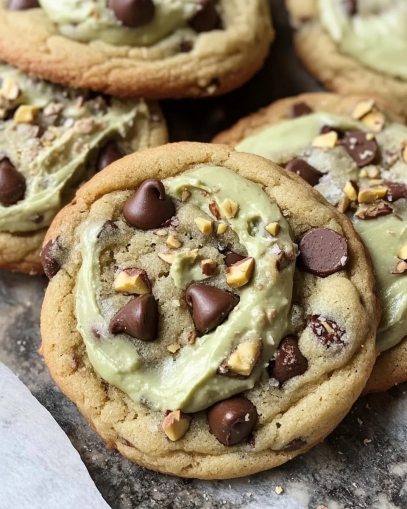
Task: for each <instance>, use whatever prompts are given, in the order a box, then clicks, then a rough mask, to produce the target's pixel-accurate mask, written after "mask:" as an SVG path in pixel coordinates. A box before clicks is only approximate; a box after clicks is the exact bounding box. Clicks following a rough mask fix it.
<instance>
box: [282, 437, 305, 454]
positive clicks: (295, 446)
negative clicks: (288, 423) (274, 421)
mask: <svg viewBox="0 0 407 509" xmlns="http://www.w3.org/2000/svg"><path fill="white" fill-rule="evenodd" d="M305 445H307V442H306V441H305V440H303V439H302V438H295V439H294V440H291V442H289V443H288V444H287V445H286V446H285V447H283V449H282V450H283V451H284V452H294V451H298V450H299V449H302V448H303V447H304V446H305Z"/></svg>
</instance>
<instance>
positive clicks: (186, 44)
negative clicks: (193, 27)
mask: <svg viewBox="0 0 407 509" xmlns="http://www.w3.org/2000/svg"><path fill="white" fill-rule="evenodd" d="M193 47H194V45H193V43H192V41H181V43H180V45H179V50H180V52H181V53H189V52H190V51H192V48H193Z"/></svg>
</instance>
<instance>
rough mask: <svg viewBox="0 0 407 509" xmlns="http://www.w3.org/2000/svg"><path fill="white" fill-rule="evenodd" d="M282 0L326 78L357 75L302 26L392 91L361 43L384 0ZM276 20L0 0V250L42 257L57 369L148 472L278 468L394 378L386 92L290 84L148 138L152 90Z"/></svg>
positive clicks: (182, 9)
mask: <svg viewBox="0 0 407 509" xmlns="http://www.w3.org/2000/svg"><path fill="white" fill-rule="evenodd" d="M288 3H289V7H290V9H291V11H292V15H293V19H294V20H296V26H297V27H299V31H298V33H297V35H298V40H299V41H300V43H299V45H298V47H299V49H300V53H301V51H303V54H304V55H306V56H305V57H304V60H306V59H308V58H309V60H310V61H312V65H311V64H308V67H309V68H310V69H311V70H312V71H315V73H316V75H317V76H318V77H320V78H321V80H322V81H324V83H327V84H328V85H329V86H330V85H332V87H333V88H334V90H337V89H339V91H341V92H343V91H346V92H353V93H354V92H362V90H359V89H358V90H355V89H353V88H352V85H354V80H350V79H349V76H346V75H344V76H342V77H341V78H339V77H338V79H336V77H335V79H333V78H332V73H335V72H336V70H337V69H338V66H340V65H343V66H344V65H345V64H339V63H338V64H335V62H336V59H334V58H331V59H329V62H330V66H327V64H323V55H321V60H318V59H317V58H315V57H312V54H311V53H310V52H307V51H306V50H305V47H306V44H305V43H303V41H304V40H305V41H307V40H308V39H309V40H311V37H314V39H315V37H318V38H319V37H321V39H322V38H323V39H324V40H325V39H328V40H329V44H326V51H328V49H329V48H333V47H334V46H335V52H337V53H338V62H345V60H346V61H347V62H349V61H350V59H352V58H353V59H354V60H355V62H356V63H355V62H352V66H353V67H352V68H355V66H357V67H358V68H359V67H362V66H366V68H369V69H370V70H366V76H367V74H369V80H373V76H374V77H375V79H376V78H377V79H378V81H377V84H378V86H377V88H378V89H379V88H380V85H379V84H380V83H382V82H384V80H386V83H390V82H392V81H396V78H394V76H396V75H397V80H398V81H397V86H398V87H400V88H399V90H401V89H402V88H401V87H403V86H404V85H402V84H401V83H400V80H401V78H400V76H401V77H402V76H403V66H402V65H399V63H400V55H399V54H398V53H397V51H396V50H395V48H396V47H397V48H399V45H398V42H399V41H398V39H397V36H398V37H399V38H402V35H400V34H398V35H397V34H395V40H394V41H393V42H392V41H391V40H390V41H389V42H388V45H387V46H386V48H380V56H381V57H383V59H385V60H386V63H385V62H384V61H383V62H382V61H380V65H379V64H377V62H376V61H375V55H377V53H375V52H374V51H373V50H372V51H371V52H369V51H364V50H363V44H364V43H365V42H366V41H365V39H363V37H365V36H366V37H374V33H375V32H374V30H377V31H380V30H379V28H380V27H379V28H377V25H378V23H377V21H378V19H379V20H381V19H383V23H384V24H385V26H387V25H386V23H391V22H392V20H393V19H394V17H395V16H396V15H397V14H400V13H402V14H404V11H405V9H404V5H403V4H402V2H399V3H398V2H390V1H389V2H385V1H384V0H383V1H381V2H380V1H379V0H378V1H377V4H380V8H381V9H382V10H385V8H386V5H387V4H392V6H391V7H389V6H387V7H388V10H386V11H385V13H384V14H383V13H382V12H381V11H380V10H379V14H378V10H377V8H376V9H375V10H374V15H373V14H372V13H371V12H370V10H369V8H368V6H367V4H368V3H369V2H365V1H364V0H360V1H359V2H356V1H355V2H349V1H347V2H342V1H340V0H329V1H328V0H326V1H325V0H324V1H322V0H320V1H319V2H317V1H316V0H315V2H305V3H306V4H307V5H306V7H305V6H304V5H303V3H302V2H300V1H299V0H298V1H294V0H292V1H290V2H288ZM314 4H315V5H314ZM317 4H318V5H317ZM365 4H366V5H365ZM393 4H394V5H393ZM376 7H377V6H376ZM372 16H376V17H379V18H378V19H374V20H371V19H370V18H371V17H372ZM354 18H355V19H354ZM359 18H360V19H359ZM356 23H361V24H363V27H365V28H364V30H366V33H365V32H363V31H362V35H360V33H359V32H357V31H356V30H354V29H353V28H354V24H356ZM352 27H353V28H352ZM370 28H372V30H370ZM400 30H401V29H400ZM372 31H373V34H372V33H371V32H372ZM16 33H18V34H19V37H18V39H17V40H16V38H15V34H16ZM403 33H404V32H403ZM273 36H274V34H273V30H272V24H271V19H270V13H269V8H268V2H267V1H266V0H251V1H250V2H247V1H245V0H85V1H83V2H78V1H77V0H61V1H60V2H55V1H52V0H6V1H5V0H0V58H1V59H2V60H3V61H4V63H1V64H0V123H1V124H0V125H1V128H0V266H1V267H2V268H6V269H10V270H15V271H20V272H26V273H30V274H40V273H42V272H44V273H45V274H46V276H48V278H49V280H50V284H49V286H48V289H47V292H46V295H45V301H44V305H43V311H42V319H41V322H42V323H41V331H42V337H43V343H42V350H41V351H42V354H43V356H44V359H45V362H46V364H47V366H48V367H49V369H50V371H51V374H52V376H53V378H54V380H55V382H56V383H57V384H58V385H59V387H60V388H61V389H62V391H63V392H64V393H65V394H66V395H67V396H68V397H69V398H70V399H71V400H72V401H73V402H74V403H75V404H76V405H77V406H78V408H79V409H80V411H81V412H82V413H83V415H84V416H85V418H86V419H87V420H88V421H89V423H90V425H91V426H92V428H93V429H94V430H95V431H96V432H97V433H99V434H100V435H101V436H102V438H103V439H104V440H105V442H106V443H107V445H108V446H109V447H111V448H116V449H118V450H119V451H120V452H121V453H122V454H123V455H124V456H126V457H128V458H129V459H130V460H132V461H135V462H137V463H138V464H141V465H144V466H146V467H148V468H151V469H153V470H157V471H160V472H164V473H170V474H174V475H178V476H183V477H196V478H202V479H213V478H216V479H220V478H231V477H238V476H243V475H247V474H251V473H254V472H258V471H261V470H265V469H268V468H272V467H275V466H277V465H280V464H282V463H284V462H286V461H288V460H289V459H291V458H293V457H294V456H296V455H298V454H300V453H304V452H306V451H307V450H308V449H310V448H311V447H313V446H314V445H315V444H317V443H319V442H321V441H322V440H323V439H324V438H325V437H326V436H327V435H328V434H329V433H330V432H331V431H332V430H333V429H334V428H335V427H336V426H337V425H338V424H339V422H340V421H341V420H342V419H343V417H344V416H345V415H346V414H347V412H348V411H349V410H350V408H351V406H352V404H353V403H354V401H355V400H356V399H357V397H358V396H359V395H360V394H361V393H362V391H378V390H386V389H387V388H389V387H391V386H392V385H394V384H396V383H399V382H401V381H404V380H406V379H407V340H406V339H404V338H405V336H407V302H406V301H405V293H406V291H407V279H405V278H406V277H407V276H406V275H405V274H407V233H406V232H407V228H405V226H404V220H407V209H406V203H407V202H406V199H407V128H406V127H405V126H404V125H403V114H404V110H403V108H404V106H403V105H402V104H401V102H400V103H399V104H398V105H397V106H395V107H394V108H393V109H392V108H391V107H388V106H387V104H386V102H384V101H383V99H380V97H370V96H369V95H366V94H365V93H364V94H360V95H348V96H338V95H334V94H307V95H303V96H300V97H295V98H288V99H284V100H282V101H279V102H277V103H275V104H272V105H271V106H269V107H268V108H266V109H264V110H262V111H260V112H258V113H256V114H254V115H252V116H250V117H249V118H246V119H242V120H241V121H240V122H239V123H238V124H237V125H235V126H234V127H232V128H231V129H229V130H228V131H226V132H223V133H221V134H219V135H218V136H217V137H216V138H215V140H214V143H212V144H200V143H187V142H181V143H177V144H167V145H166V144H165V143H166V142H167V131H166V123H165V119H164V118H163V115H162V113H161V110H160V108H159V105H158V104H157V103H156V102H154V100H156V99H163V98H185V97H196V98H200V97H207V96H214V95H221V94H224V93H226V92H229V91H231V90H232V89H234V88H237V87H239V86H241V85H242V84H243V83H244V82H246V81H247V80H248V79H249V78H250V77H251V76H253V74H254V73H255V72H256V71H257V70H258V69H259V68H260V67H261V66H262V64H263V62H264V60H265V58H266V57H267V54H268V51H269V46H270V43H271V42H272V40H273ZM359 36H360V37H362V40H360V39H359V38H358V37H359ZM329 38H330V39H329ZM403 41H404V40H403ZM406 44H407V43H406ZM324 48H325V46H324ZM393 50H394V51H393ZM330 51H331V50H330ZM331 54H332V51H331ZM335 54H336V53H335ZM389 54H392V55H393V58H392V59H391V61H390V59H389V58H387V57H388V55H389ZM310 55H311V56H310ZM345 55H346V56H345ZM324 58H327V57H325V56H324ZM306 63H307V60H306ZM334 65H337V67H336V68H335V67H333V66H334ZM349 65H350V64H349ZM372 68H374V71H373V70H372ZM380 73H382V74H384V75H385V78H384V77H383V76H377V75H379V74H380ZM345 74H346V73H345ZM389 76H392V77H389ZM325 77H326V78H325ZM362 77H363V76H362ZM369 80H367V78H366V80H365V81H367V86H369V85H370V83H371V81H369ZM360 81H362V79H361V80H360ZM343 83H346V85H343V86H342V85H340V84H343ZM375 83H376V82H375ZM360 86H361V85H360ZM378 91H379V90H378ZM364 92H366V90H364ZM379 352H381V355H380V357H379V358H378V360H376V358H377V355H378V353H379ZM375 362H376V364H375ZM372 370H373V372H372ZM310 409H311V410H312V411H310Z"/></svg>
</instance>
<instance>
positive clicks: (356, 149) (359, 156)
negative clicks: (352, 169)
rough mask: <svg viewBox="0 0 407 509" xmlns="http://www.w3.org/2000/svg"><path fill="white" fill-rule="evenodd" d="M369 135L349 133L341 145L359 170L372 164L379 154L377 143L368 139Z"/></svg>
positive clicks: (355, 132)
mask: <svg viewBox="0 0 407 509" xmlns="http://www.w3.org/2000/svg"><path fill="white" fill-rule="evenodd" d="M367 136H368V134H367V133H365V132H364V131H348V132H346V133H345V136H344V137H343V139H342V141H341V143H342V145H343V146H344V147H345V150H346V152H347V153H348V154H349V155H350V157H351V158H352V159H353V160H354V161H355V163H356V164H357V165H358V166H359V168H363V166H367V165H368V164H370V163H372V162H373V161H374V159H375V157H376V154H377V150H378V149H377V143H376V140H375V139H374V138H373V139H372V140H368V139H367Z"/></svg>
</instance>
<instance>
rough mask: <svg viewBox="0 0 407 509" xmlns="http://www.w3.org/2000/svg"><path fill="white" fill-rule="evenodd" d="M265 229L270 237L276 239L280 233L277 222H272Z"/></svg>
mask: <svg viewBox="0 0 407 509" xmlns="http://www.w3.org/2000/svg"><path fill="white" fill-rule="evenodd" d="M265 229H266V232H267V233H269V234H270V235H271V236H272V237H276V236H277V235H278V232H279V231H280V225H279V224H278V222H277V221H273V222H272V223H269V224H268V225H267V226H266V228H265Z"/></svg>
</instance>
